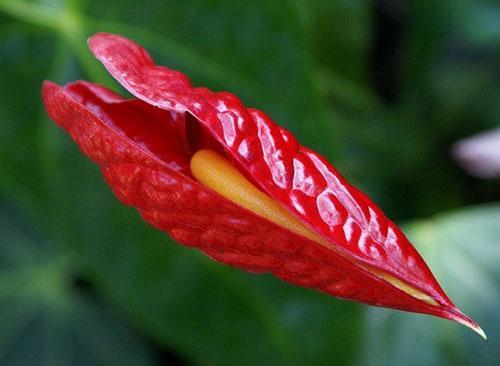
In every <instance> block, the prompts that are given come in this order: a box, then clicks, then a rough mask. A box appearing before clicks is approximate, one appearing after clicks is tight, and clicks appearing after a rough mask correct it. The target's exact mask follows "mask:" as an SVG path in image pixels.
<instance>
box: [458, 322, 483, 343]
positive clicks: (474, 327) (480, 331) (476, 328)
mask: <svg viewBox="0 0 500 366" xmlns="http://www.w3.org/2000/svg"><path fill="white" fill-rule="evenodd" d="M454 320H455V321H456V322H457V323H460V324H462V325H464V326H466V327H467V328H469V329H472V330H473V331H474V332H476V333H477V334H479V335H480V336H481V337H482V338H483V339H484V340H485V341H487V340H488V336H487V335H486V333H485V332H484V330H483V329H482V328H481V327H480V326H479V324H477V323H476V322H475V321H473V320H471V319H469V318H467V317H466V318H465V319H463V318H456V319H454Z"/></svg>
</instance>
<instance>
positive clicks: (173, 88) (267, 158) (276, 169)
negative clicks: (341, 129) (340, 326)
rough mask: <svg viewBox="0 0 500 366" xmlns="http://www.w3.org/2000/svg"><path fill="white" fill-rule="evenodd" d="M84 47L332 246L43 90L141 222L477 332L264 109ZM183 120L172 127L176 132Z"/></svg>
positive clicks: (74, 101)
mask: <svg viewBox="0 0 500 366" xmlns="http://www.w3.org/2000/svg"><path fill="white" fill-rule="evenodd" d="M89 45H90V47H91V49H92V51H93V52H94V54H95V55H96V57H97V58H98V59H99V60H101V61H102V62H103V64H104V65H105V67H106V68H107V69H108V71H109V72H110V73H111V74H112V75H113V76H114V77H115V78H116V79H117V80H118V81H119V82H120V83H121V84H122V85H123V86H124V87H125V88H127V89H128V90H129V91H130V92H131V93H132V94H134V95H135V96H136V97H138V98H139V99H141V100H143V101H144V102H146V103H148V104H151V105H152V106H156V107H159V108H161V109H163V110H165V111H168V112H169V113H170V114H171V116H173V117H171V118H173V119H174V120H176V119H180V120H181V119H182V118H181V117H178V116H184V115H185V114H186V112H188V113H189V114H190V115H192V116H194V117H195V118H196V119H197V120H198V121H199V123H201V124H202V125H203V126H204V127H205V128H206V129H207V130H208V131H209V133H210V134H211V135H212V136H213V138H215V139H216V140H217V141H218V142H219V143H220V144H221V146H223V148H224V149H225V151H226V154H227V155H228V156H229V157H231V158H232V160H233V161H235V163H236V164H237V165H238V166H239V168H240V169H241V170H242V171H244V172H245V173H246V174H247V175H248V176H250V177H251V178H252V180H253V181H254V182H256V183H257V184H258V185H259V187H260V188H261V189H262V190H263V191H265V192H267V193H268V194H269V195H270V196H272V197H273V198H274V199H276V200H277V201H278V202H280V203H281V204H282V205H283V207H285V208H287V209H288V210H289V211H290V213H292V214H293V215H295V216H296V217H297V218H299V219H300V220H301V221H302V222H303V223H304V224H306V225H308V226H309V227H311V228H312V229H313V230H315V231H316V232H318V233H319V234H321V235H322V236H323V237H324V238H325V239H327V240H328V241H329V242H330V243H331V248H326V247H324V246H321V245H319V244H318V243H315V242H312V241H310V240H308V239H305V238H303V237H299V236H297V235H295V234H293V233H291V232H289V231H288V230H286V229H284V228H282V227H279V226H277V225H275V224H273V223H271V222H269V221H267V220H265V219H263V218H261V217H259V216H257V215H255V214H253V213H251V212H249V211H247V210H245V209H243V208H242V207H240V206H238V205H236V204H234V203H232V202H230V201H227V200H226V199H224V198H222V197H220V196H219V195H217V194H215V193H212V192H211V191H210V190H208V189H206V188H204V187H203V186H201V185H200V184H198V183H197V182H195V181H193V180H192V179H191V178H190V177H189V176H188V175H187V174H183V173H182V172H181V171H179V170H176V169H173V168H172V167H171V166H169V165H168V164H165V162H164V161H163V160H162V157H161V155H160V154H158V153H157V152H156V151H153V149H150V148H149V147H148V145H147V144H146V145H144V144H140V143H137V142H136V141H134V139H133V136H129V135H127V134H123V133H120V132H121V131H117V130H116V129H114V128H113V123H109V122H106V121H105V120H103V119H102V116H101V115H99V114H98V113H95V110H93V109H92V108H90V106H89V105H86V104H85V100H80V99H79V98H78V97H77V96H75V95H72V94H71V93H70V88H69V87H66V88H61V87H59V86H57V85H55V84H51V83H47V84H45V86H44V93H43V95H44V100H45V103H46V106H47V109H48V111H49V114H50V115H51V117H52V118H53V119H54V120H55V121H56V122H58V123H59V124H60V125H61V126H62V127H63V128H65V129H66V130H67V131H68V132H69V133H70V134H71V136H72V137H73V139H74V140H75V141H76V142H77V143H78V144H79V145H80V147H81V148H82V150H83V151H84V152H85V153H86V154H87V155H89V156H90V157H91V158H92V159H93V160H94V161H95V162H96V163H98V164H99V165H100V166H101V168H102V170H103V172H104V175H105V177H106V179H107V181H108V183H109V184H110V185H111V187H112V188H113V190H114V192H115V194H116V195H117V196H118V197H119V198H120V199H121V200H122V201H123V202H125V203H127V204H130V205H133V206H135V207H137V208H138V209H139V210H140V212H141V215H142V216H143V217H144V218H145V219H146V220H147V221H149V222H150V223H152V224H153V225H154V226H156V227H159V228H160V229H162V230H165V231H167V232H169V233H170V234H171V236H172V237H174V239H176V240H178V241H180V242H182V243H184V244H187V245H191V246H196V247H197V248H200V249H201V250H203V251H204V252H206V253H207V254H208V255H210V256H212V257H213V258H215V259H216V260H218V261H221V262H224V263H227V264H231V265H235V266H238V267H240V268H243V269H246V270H251V271H258V272H261V271H269V272H272V273H274V274H276V275H277V276H278V277H280V278H283V279H285V280H287V281H289V282H292V283H295V284H299V285H302V286H306V287H313V288H315V289H318V290H320V291H323V292H327V293H329V294H331V295H334V296H338V297H343V298H348V299H353V300H357V301H361V302H365V303H369V304H373V305H381V306H388V307H393V308H398V309H403V310H410V311H416V312H422V313H428V314H433V315H437V316H441V317H445V318H449V319H453V320H456V321H459V322H461V323H464V324H467V325H468V326H471V327H472V328H475V329H476V330H477V325H476V324H475V323H474V322H472V321H471V320H470V319H469V318H467V317H466V316H464V315H463V314H462V313H460V312H459V310H458V309H456V307H455V306H454V305H453V304H452V303H451V301H450V300H449V299H448V298H447V296H446V295H445V294H444V292H443V291H442V289H441V288H440V286H439V285H438V283H437V282H436V280H435V279H434V277H433V275H432V273H431V272H430V270H429V269H428V267H427V266H426V264H425V263H424V261H423V260H422V258H421V257H420V256H419V255H418V253H417V252H416V251H415V249H414V248H413V246H412V245H411V244H410V243H409V241H408V240H407V239H406V237H405V236H404V235H403V234H402V232H401V231H400V230H399V229H398V228H397V227H396V226H395V225H394V224H393V223H392V222H391V221H390V220H388V219H387V218H386V217H385V216H384V215H383V213H382V212H381V211H380V209H378V208H377V207H376V205H375V204H373V203H372V202H371V201H370V200H369V199H368V198H367V197H366V196H365V195H364V194H363V193H361V192H360V191H358V190H357V189H355V188H353V187H352V186H350V185H349V184H348V183H347V182H346V181H345V180H344V179H343V178H342V177H341V176H340V174H339V173H338V172H337V171H335V170H334V169H333V167H331V165H330V164H329V163H328V162H326V160H325V159H323V158H322V157H321V156H319V155H318V154H316V153H315V152H313V151H311V150H309V149H307V148H305V147H303V146H301V145H300V144H299V143H298V142H297V141H296V140H295V138H294V137H293V136H292V135H291V134H290V133H289V132H287V131H286V130H284V129H282V128H280V127H279V126H277V125H275V124H274V123H273V122H272V121H271V120H270V119H269V118H268V117H267V116H266V115H265V114H264V113H263V112H260V111H258V110H255V109H247V108H245V107H244V106H243V104H242V103H241V102H240V101H239V100H238V99H237V98H236V97H235V96H234V95H232V94H229V93H214V92H212V91H210V90H208V89H206V88H193V87H192V86H191V83H190V82H189V80H188V79H187V77H186V76H185V75H183V74H182V73H179V72H177V71H173V70H170V69H168V68H165V67H160V66H156V65H155V64H154V62H153V60H152V59H151V57H150V56H149V55H148V54H147V52H146V51H145V50H144V49H142V48H141V47H140V46H138V45H136V44H135V43H133V42H131V41H129V40H127V39H125V38H123V37H120V36H115V35H108V34H97V35H96V36H94V37H92V38H91V39H90V41H89ZM108 93H109V94H110V92H102V98H101V107H99V108H98V110H101V109H102V110H105V109H106V108H107V107H106V105H107V104H109V103H116V101H114V100H113V97H111V100H108V99H106V98H109V97H108V96H107V94H108ZM189 114H186V115H187V116H189ZM120 118H121V117H120ZM182 121H183V120H182ZM182 121H181V122H179V123H178V124H176V123H174V126H175V125H177V126H179V125H180V124H182V126H184V124H183V123H184V122H182ZM117 123H118V122H117ZM174 130H175V127H174ZM177 131H179V130H177ZM158 136H159V135H158ZM188 137H189V136H188ZM96 142H97V143H96ZM174 150H175V151H176V152H179V151H181V150H182V149H181V148H179V149H174ZM187 158H188V156H187ZM167 160H168V159H167ZM345 257H348V258H353V259H355V260H356V261H357V262H359V263H362V264H365V265H368V266H371V267H375V268H378V269H380V270H382V271H384V272H386V273H390V274H392V275H394V276H395V277H396V278H398V279H400V280H402V281H404V282H406V283H408V284H410V285H412V286H413V287H415V288H418V289H420V290H422V291H424V292H425V293H427V294H429V295H430V296H432V297H433V298H434V299H435V300H436V301H437V302H439V304H440V305H439V306H432V305H429V304H427V303H425V302H422V301H419V300H417V299H415V298H414V297H412V296H410V295H408V294H406V293H405V292H403V291H400V290H398V289H396V288H395V287H393V286H392V285H390V284H389V283H387V282H385V281H383V280H381V279H379V278H378V277H376V276H375V275H373V274H372V273H371V272H368V271H366V270H363V269H362V268H361V267H359V266H357V265H355V264H353V262H352V261H351V260H347V259H346V258H345Z"/></svg>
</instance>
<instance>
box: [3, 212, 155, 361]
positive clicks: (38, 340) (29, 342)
mask: <svg viewBox="0 0 500 366" xmlns="http://www.w3.org/2000/svg"><path fill="white" fill-rule="evenodd" d="M9 211H10V212H11V214H13V213H12V210H10V209H9V208H8V207H6V206H0V232H1V233H2V240H1V241H0V264H1V267H0V268H1V269H0V323H1V324H2V332H1V334H0V362H1V364H2V365H28V364H29V365H68V364H71V365H89V364H94V365H98V364H99V365H104V364H108V365H109V364H120V365H138V364H151V363H153V361H154V356H153V354H152V353H151V352H150V350H149V348H148V346H146V345H145V344H144V343H143V342H142V341H141V340H140V339H138V338H136V337H135V336H134V335H133V334H132V333H131V331H130V330H129V329H127V328H126V327H124V326H123V324H121V323H120V322H119V321H118V319H116V318H114V317H113V316H112V315H111V314H110V313H109V312H108V311H107V310H105V309H104V307H103V306H102V304H101V303H97V302H96V301H95V300H94V299H92V298H90V297H89V296H87V295H86V294H85V293H84V292H81V291H78V288H77V287H74V286H73V284H72V279H73V277H72V276H74V275H75V273H72V272H71V267H72V261H71V259H70V257H69V256H67V255H63V254H62V253H60V252H54V251H53V250H51V249H50V246H49V245H47V244H46V243H45V242H43V241H40V240H39V239H34V238H32V234H31V233H25V232H23V231H22V229H19V228H18V225H17V224H16V222H15V221H13V220H12V219H10V218H9V217H8V215H6V213H4V212H7V213H8V212H9Z"/></svg>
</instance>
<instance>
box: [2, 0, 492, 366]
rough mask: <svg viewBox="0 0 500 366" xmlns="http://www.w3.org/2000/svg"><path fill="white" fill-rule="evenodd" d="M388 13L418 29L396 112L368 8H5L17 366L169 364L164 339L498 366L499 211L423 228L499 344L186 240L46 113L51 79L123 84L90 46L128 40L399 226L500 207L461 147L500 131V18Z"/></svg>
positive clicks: (208, 4)
mask: <svg viewBox="0 0 500 366" xmlns="http://www.w3.org/2000/svg"><path fill="white" fill-rule="evenodd" d="M388 3H389V2H388ZM384 9H385V8H384ZM393 10H394V9H393ZM384 11H386V12H387V14H388V16H389V17H394V18H396V19H399V20H400V21H401V19H403V20H404V22H403V23H404V24H407V25H406V26H405V27H403V28H402V29H403V32H402V36H401V42H400V45H399V48H398V49H397V52H396V53H397V58H396V59H397V63H396V70H395V72H396V75H397V77H396V79H395V85H393V87H394V88H395V89H396V90H397V91H399V93H398V97H397V98H396V99H395V100H392V101H384V99H383V98H382V97H380V96H379V93H377V91H376V88H374V87H373V82H372V80H371V79H370V77H371V76H370V75H371V72H370V65H371V63H372V59H371V58H372V54H373V47H374V38H375V35H374V29H375V25H376V22H375V20H374V15H373V14H374V7H373V5H372V4H371V3H369V2H366V1H347V0H337V1H330V2H326V1H319V0H318V1H304V0H295V1H292V0H290V1H285V0H280V1H266V0H258V1H229V0H217V1H216V0H203V1H202V0H193V1H174V0H169V1H159V0H158V1H153V0H146V1H136V2H123V1H97V0H95V1H94V0H91V1H88V2H83V1H82V2H79V1H76V0H73V1H71V0H66V1H64V0H58V1H48V0H43V1H42V0H41V1H29V0H0V70H2V72H0V100H2V103H1V107H0V173H1V176H0V323H1V324H2V325H3V327H2V331H1V332H0V363H2V364H12V365H16V364H23V365H26V364H28V365H30V364H44V363H45V364H51V365H52V364H58V363H59V364H69V363H71V364H73V363H74V364H127V362H128V363H129V364H155V363H157V362H159V361H158V360H159V359H158V350H157V348H153V347H152V346H151V344H154V345H155V346H159V347H161V348H163V349H168V350H170V351H171V352H173V353H175V354H177V355H179V356H180V357H181V359H183V360H186V362H187V363H188V364H201V365H210V364H216V365H234V364H236V363H237V364H240V365H255V364H274V365H281V364H283V365H293V364H297V365H302V364H311V365H324V364H332V363H334V364H338V365H344V364H345V365H350V364H356V363H359V364H362V365H372V364H374V365H375V364H376V365H379V364H380V365H385V364H426V365H427V364H428V365H431V364H436V365H437V364H450V365H451V364H472V363H475V360H479V359H480V360H481V362H482V364H483V365H494V364H495V361H496V358H498V351H497V349H500V347H498V339H499V337H500V334H498V329H500V328H499V326H498V325H499V323H500V319H499V318H498V315H497V314H496V313H495V312H494V311H493V310H494V309H495V308H498V305H499V304H498V297H499V296H500V289H499V288H498V285H497V283H498V280H499V278H498V275H499V273H498V270H497V267H498V265H497V264H498V262H499V260H500V258H499V253H498V248H496V247H495V244H496V243H498V241H499V239H500V233H499V232H498V222H499V219H500V217H499V211H498V208H495V207H490V208H488V207H485V208H476V209H467V208H466V209H463V211H461V213H457V214H451V215H446V216H438V217H437V218H435V219H430V220H429V221H423V222H422V221H417V222H415V223H410V224H409V225H408V233H409V234H410V235H411V236H412V238H414V240H415V242H416V243H417V245H418V246H419V249H420V250H421V251H422V253H423V255H424V256H425V257H426V259H427V260H428V261H429V263H430V265H431V267H432V268H433V269H435V271H436V274H437V276H438V278H439V279H440V280H441V281H442V283H443V285H444V287H445V288H446V289H447V290H449V292H450V295H451V296H452V297H453V298H454V299H456V303H457V305H459V306H460V307H461V308H463V309H464V310H465V311H467V312H469V313H470V315H472V316H473V317H475V318H477V320H479V321H480V322H481V324H482V325H484V327H485V330H486V331H487V333H489V336H490V339H491V340H490V341H489V343H487V344H486V345H485V344H484V343H481V342H480V340H479V339H478V338H477V339H476V338H474V336H473V335H471V334H468V333H467V331H466V330H465V329H462V328H459V327H458V326H455V325H453V324H451V323H448V322H444V321H440V320H437V319H431V318H426V317H423V316H419V315H411V314H407V313H404V314H399V313H394V312H388V311H384V310H379V309H368V308H367V307H362V306H358V305H355V304H353V303H347V302H341V301H338V300H335V299H332V298H329V297H326V296H324V295H320V294H316V293H313V292H312V291H308V290H304V289H299V288H295V287H292V286H289V285H286V284H284V283H282V282H280V281H277V280H275V279H274V278H272V277H270V276H253V275H249V274H245V273H241V272H239V271H236V270H234V269H231V268H227V267H224V266H221V265H218V264H216V263H213V262H211V261H209V260H208V259H206V258H205V257H203V256H201V255H200V254H198V253H197V252H196V251H194V250H191V249H187V248H183V247H181V246H179V245H177V244H176V243H174V242H172V241H171V240H169V239H168V238H167V237H166V236H165V235H163V234H162V233H159V232H157V231H155V230H154V229H152V228H150V227H149V226H147V225H146V224H145V223H143V222H142V221H141V220H140V218H139V217H138V215H137V214H136V213H135V212H134V211H133V210H132V209H130V208H127V207H124V206H122V205H121V204H119V203H118V202H117V201H116V199H115V198H114V197H113V195H112V194H111V192H110V191H109V189H108V188H107V187H106V186H105V184H104V183H103V181H102V178H101V176H100V174H99V172H98V170H97V168H96V167H95V166H93V165H92V164H91V163H90V162H88V161H87V160H86V159H85V158H83V157H82V156H81V154H80V152H79V151H78V149H77V148H76V147H75V146H74V145H73V143H72V142H71V141H70V140H69V138H68V137H67V136H66V135H65V134H64V133H63V132H61V131H60V130H59V129H58V128H57V127H56V126H55V125H54V124H53V123H52V122H51V121H49V120H48V118H47V117H46V114H45V111H44V110H43V106H42V104H41V100H40V86H41V83H42V81H43V80H44V79H50V80H54V81H56V82H59V83H65V82H68V81H72V80H75V79H88V80H92V81H97V82H101V83H104V84H106V85H108V86H112V87H114V88H116V89H118V87H117V85H116V84H115V83H114V82H113V81H112V80H111V79H110V78H109V77H108V76H107V75H106V73H105V72H104V71H103V69H102V67H101V66H100V65H99V64H98V63H97V62H96V61H94V60H93V59H92V57H91V55H90V53H89V52H88V51H87V50H86V44H85V39H86V37H87V36H88V35H90V34H91V33H93V32H95V31H108V32H117V33H121V34H124V35H125V36H128V37H130V38H132V39H135V40H137V41H139V42H141V43H142V44H144V45H145V46H146V47H147V48H148V49H150V50H151V51H152V53H153V55H154V56H155V57H156V59H157V60H158V62H159V63H163V64H165V65H169V66H171V67H173V68H177V69H180V70H182V71H184V72H186V73H188V74H189V75H190V76H191V77H192V79H193V81H194V82H195V83H196V84H204V85H207V86H209V87H211V88H213V89H217V90H221V89H227V90H230V91H232V92H234V93H236V94H237V95H239V96H240V97H242V99H243V100H244V101H245V102H246V103H247V104H249V105H252V106H255V107H258V108H260V109H263V110H266V111H267V112H268V113H269V114H270V115H271V116H272V117H273V118H274V119H275V120H276V121H278V122H279V123H280V124H282V125H284V126H285V127H287V128H288V129H290V130H292V131H293V132H294V133H295V134H297V136H298V137H299V139H300V140H301V141H302V142H303V143H305V144H307V145H309V146H311V147H312V148H314V149H316V150H319V151H321V152H322V153H323V154H324V155H326V156H327V157H328V158H329V159H331V160H332V161H333V162H335V163H336V165H337V166H338V167H339V169H340V170H341V171H342V172H343V173H344V174H345V175H346V176H347V177H348V178H349V179H350V180H351V181H353V183H356V184H357V185H358V186H361V187H362V188H363V189H364V190H365V191H366V192H367V193H368V194H369V195H370V196H372V197H374V198H375V200H376V201H377V202H378V203H379V204H380V205H381V206H382V207H383V208H384V209H385V210H386V212H387V213H388V214H389V215H390V216H391V217H393V218H395V219H413V218H419V217H427V216H429V215H431V214H435V213H437V212H440V211H444V210H446V209H450V208H456V207H460V206H463V205H465V204H470V203H477V202H482V201H491V200H494V199H495V198H497V199H498V198H499V197H500V196H499V191H498V188H497V185H498V182H496V183H495V182H482V181H478V180H474V179H471V178H468V177H467V176H466V175H465V174H464V173H462V172H460V171H459V170H458V169H457V168H456V167H455V166H454V164H453V163H452V162H451V161H450V159H449V156H448V149H449V146H450V144H451V143H452V142H453V141H455V140H456V139H459V138H462V137H465V136H467V135H468V134H470V133H473V132H476V131H479V130H482V129H485V128H487V127H491V126H494V125H495V124H498V121H499V120H500V109H499V108H498V105H500V103H499V101H500V87H499V83H498V66H497V65H498V63H499V61H500V59H499V55H500V53H499V51H500V44H499V39H500V36H499V34H500V28H499V26H498V24H500V8H499V6H498V5H497V4H495V2H493V1H490V2H488V1H476V2H473V1H470V0H458V1H457V0H445V1H440V2H436V1H430V0H425V1H418V2H413V3H412V6H411V7H408V8H407V9H399V12H398V11H395V12H391V9H390V7H389V8H387V9H385V10H384ZM495 241H496V243H495ZM458 269H460V270H458ZM77 279H84V283H88V286H89V287H90V290H89V289H86V288H82V286H74V285H72V284H74V282H75V281H76V280H77ZM77 282H78V281H77ZM84 287H85V286H84ZM417 337H418V338H417ZM34 350H36V352H35V351H34Z"/></svg>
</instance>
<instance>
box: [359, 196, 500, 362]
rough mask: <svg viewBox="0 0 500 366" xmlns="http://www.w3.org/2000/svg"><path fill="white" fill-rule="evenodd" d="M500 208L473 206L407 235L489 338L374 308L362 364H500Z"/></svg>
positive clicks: (424, 223) (410, 230)
mask: <svg viewBox="0 0 500 366" xmlns="http://www.w3.org/2000/svg"><path fill="white" fill-rule="evenodd" d="M499 223H500V206H498V205H490V206H477V207H469V208H467V209H463V210H461V211H457V212H452V213H448V214H443V215H439V216H437V217H435V218H434V219H431V220H428V221H417V222H415V223H412V224H409V225H408V227H407V228H408V230H407V233H408V234H409V236H410V238H411V239H412V240H413V241H414V242H415V243H416V246H417V247H418V248H419V250H420V252H421V253H422V255H423V257H424V258H425V259H426V260H427V261H428V263H429V264H430V266H431V267H432V268H433V269H434V272H435V274H436V277H437V278H438V279H440V282H441V283H442V284H443V286H444V287H446V288H447V289H449V293H450V294H451V296H453V297H454V298H456V301H457V304H460V306H461V307H462V308H463V309H468V310H469V312H470V313H471V315H472V316H474V318H476V319H477V320H478V321H479V322H480V323H481V324H482V325H483V326H484V329H485V331H486V333H487V334H488V337H489V340H488V342H482V341H481V340H480V339H476V338H475V337H473V336H472V335H471V334H467V333H465V332H463V331H462V329H460V328H458V327H453V328H452V327H450V325H449V324H447V323H444V322H441V321H435V322H429V321H422V319H421V318H419V317H417V316H406V315H405V314H398V313H389V312H387V311H385V310H381V309H369V310H368V312H367V323H366V329H365V335H364V337H363V338H364V340H363V342H362V347H361V351H360V353H359V354H360V359H359V364H360V365H366V366H378V365H380V366H382V365H383V366H391V365H394V366H396V365H409V366H411V365H422V364H425V365H431V364H435V365H476V364H477V365H483V366H489V365H491V366H494V365H497V364H498V349H500V314H499V312H498V309H499V308H500V266H499V263H500V225H499Z"/></svg>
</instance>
